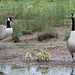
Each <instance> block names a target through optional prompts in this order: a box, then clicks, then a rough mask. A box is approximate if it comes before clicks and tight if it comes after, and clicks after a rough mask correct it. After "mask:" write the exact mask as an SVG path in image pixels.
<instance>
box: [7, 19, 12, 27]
mask: <svg viewBox="0 0 75 75" xmlns="http://www.w3.org/2000/svg"><path fill="white" fill-rule="evenodd" d="M7 28H11V26H10V21H8V20H7Z"/></svg>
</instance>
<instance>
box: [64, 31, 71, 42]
mask: <svg viewBox="0 0 75 75" xmlns="http://www.w3.org/2000/svg"><path fill="white" fill-rule="evenodd" d="M64 37H65V39H64V40H65V41H66V40H68V38H69V37H70V32H68V31H65V33H64Z"/></svg>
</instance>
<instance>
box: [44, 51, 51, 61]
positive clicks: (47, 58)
mask: <svg viewBox="0 0 75 75" xmlns="http://www.w3.org/2000/svg"><path fill="white" fill-rule="evenodd" d="M50 57H51V54H50V53H49V52H46V51H45V52H44V58H45V59H46V60H49V59H50Z"/></svg>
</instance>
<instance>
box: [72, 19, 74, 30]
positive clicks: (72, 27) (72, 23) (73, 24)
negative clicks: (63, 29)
mask: <svg viewBox="0 0 75 75" xmlns="http://www.w3.org/2000/svg"><path fill="white" fill-rule="evenodd" d="M72 31H75V26H74V18H72Z"/></svg>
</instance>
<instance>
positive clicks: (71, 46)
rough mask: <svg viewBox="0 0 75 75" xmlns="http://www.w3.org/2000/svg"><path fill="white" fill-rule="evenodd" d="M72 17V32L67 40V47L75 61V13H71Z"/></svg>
mask: <svg viewBox="0 0 75 75" xmlns="http://www.w3.org/2000/svg"><path fill="white" fill-rule="evenodd" d="M70 17H71V19H72V30H71V34H70V38H69V39H68V41H67V48H68V51H69V52H70V54H71V56H72V59H73V62H75V61H74V56H73V53H74V52H75V24H74V13H71V14H70Z"/></svg>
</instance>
